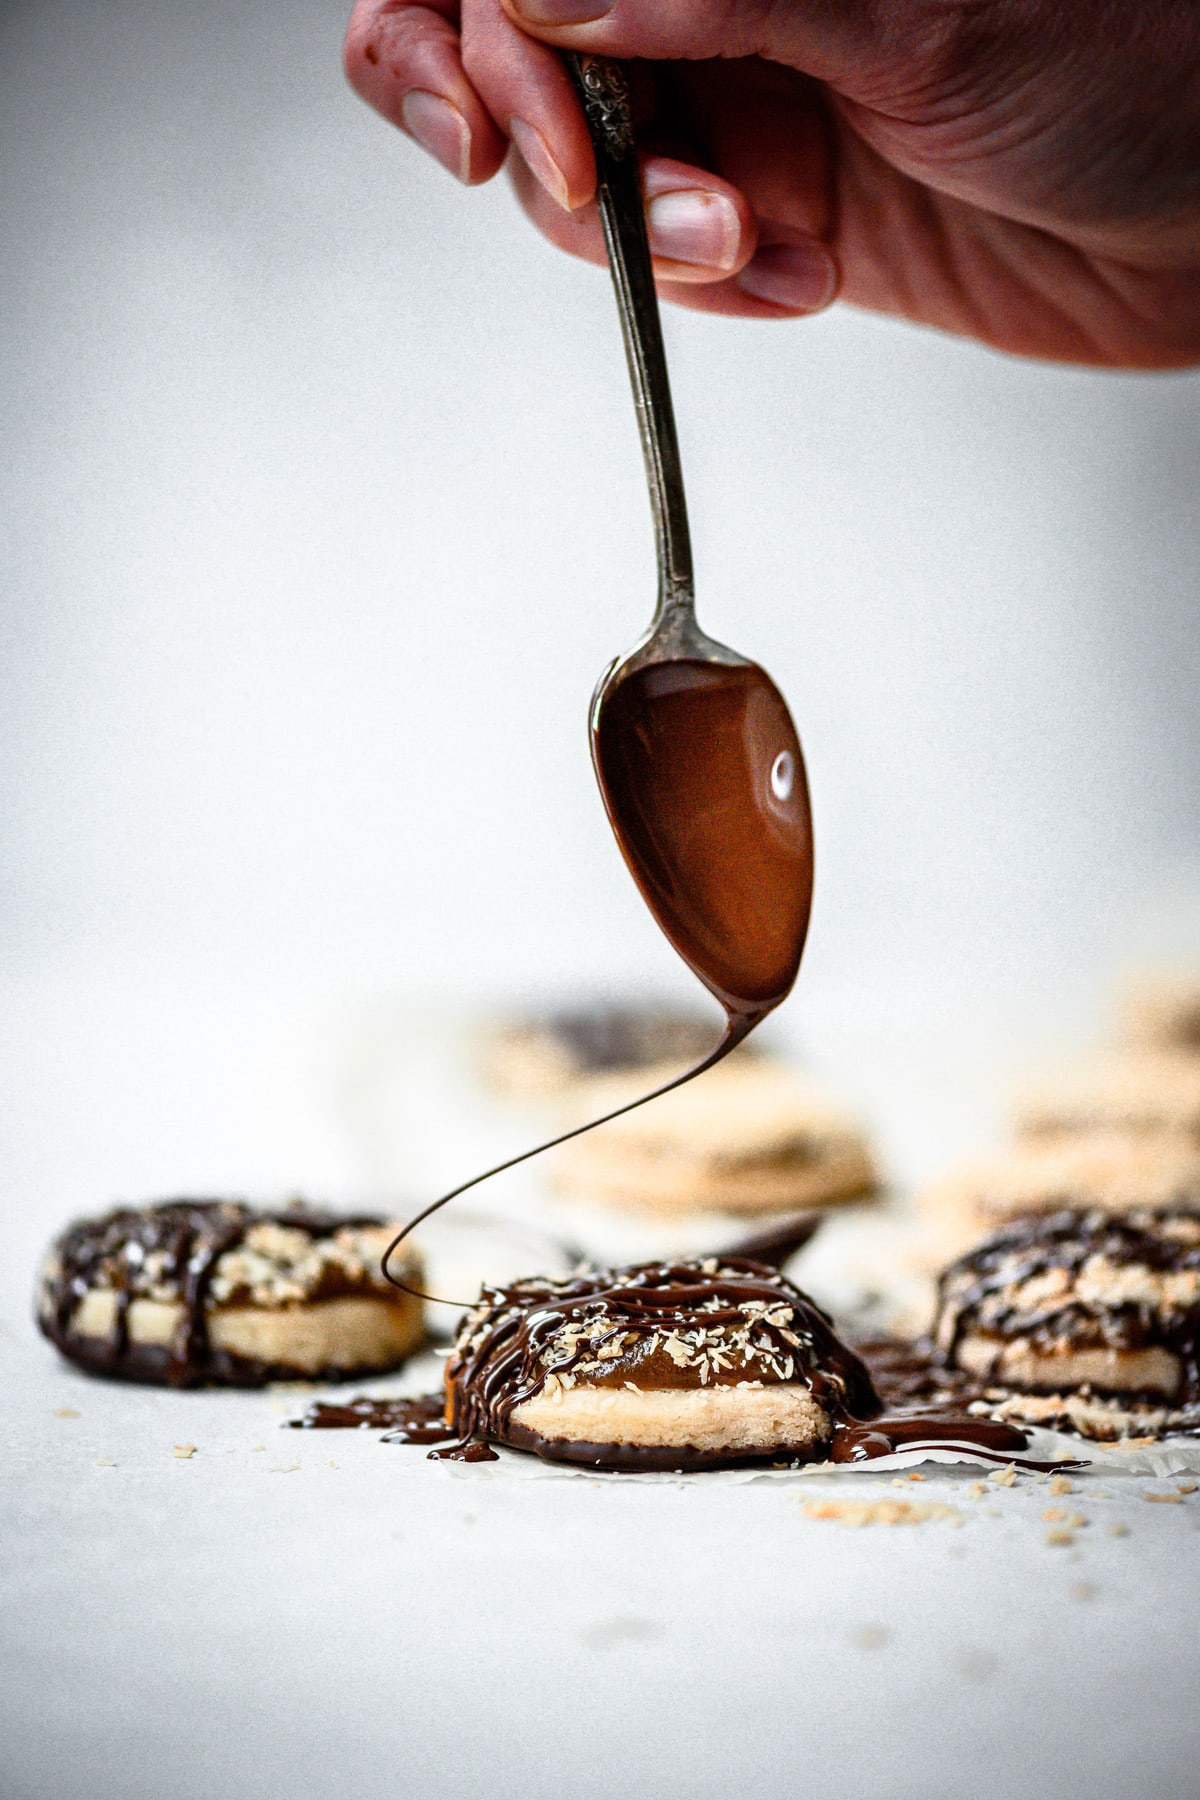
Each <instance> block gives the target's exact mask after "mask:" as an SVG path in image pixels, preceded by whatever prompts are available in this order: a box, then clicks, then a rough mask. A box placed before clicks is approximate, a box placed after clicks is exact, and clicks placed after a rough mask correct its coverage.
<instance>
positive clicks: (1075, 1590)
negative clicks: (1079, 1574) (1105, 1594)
mask: <svg viewBox="0 0 1200 1800" xmlns="http://www.w3.org/2000/svg"><path fill="white" fill-rule="evenodd" d="M1070 1594H1071V1598H1072V1600H1094V1599H1095V1598H1096V1590H1095V1588H1094V1587H1093V1586H1092V1584H1091V1582H1090V1581H1077V1582H1076V1583H1075V1584H1074V1586H1073V1587H1072V1588H1071V1589H1070Z"/></svg>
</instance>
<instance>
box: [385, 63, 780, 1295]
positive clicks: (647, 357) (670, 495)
mask: <svg viewBox="0 0 1200 1800" xmlns="http://www.w3.org/2000/svg"><path fill="white" fill-rule="evenodd" d="M567 62H568V65H569V67H570V69H571V73H572V75H573V77H574V79H575V82H576V85H577V87H578V89H579V94H580V98H581V100H582V102H583V109H584V113H585V115H586V117H587V122H588V127H589V130H590V132H591V135H592V143H593V147H594V149H595V152H596V167H597V173H598V176H599V201H600V214H601V217H602V219H603V221H604V235H605V240H606V242H607V244H608V255H609V262H610V264H611V267H612V277H613V285H614V286H615V288H616V290H617V304H618V307H619V310H620V315H621V328H622V331H623V333H624V338H625V351H626V355H627V357H628V360H629V373H630V377H631V379H632V382H633V397H634V404H635V406H636V409H637V416H638V426H639V429H640V431H641V438H642V450H643V453H644V455H645V459H646V476H647V479H648V481H649V484H650V502H651V506H652V508H653V512H654V528H655V534H656V538H657V543H658V606H657V609H656V611H655V614H654V619H653V621H652V622H651V625H650V628H649V630H648V631H647V632H646V633H645V634H644V635H643V636H642V637H641V638H639V639H638V642H637V643H636V644H635V645H634V647H633V649H632V650H631V651H630V652H629V654H628V656H625V657H621V658H618V660H617V661H616V662H614V663H613V664H612V666H611V667H610V668H609V669H608V670H606V672H605V674H604V675H603V676H602V678H601V680H600V685H599V686H598V687H597V689H596V692H595V694H594V696H593V698H592V706H591V741H592V761H593V763H594V765H595V769H596V777H597V780H598V781H599V783H600V792H601V794H602V796H603V798H604V806H605V810H606V812H607V813H608V817H609V821H610V823H611V825H612V828H613V831H614V833H615V834H616V838H617V842H618V844H619V845H620V847H621V851H622V853H623V855H624V857H625V860H626V862H627V863H628V865H629V868H630V870H631V871H632V874H633V878H634V880H635V881H636V882H637V884H638V887H639V888H640V889H641V891H642V894H643V896H644V898H645V900H646V903H647V905H648V906H649V908H650V910H651V912H652V913H653V914H654V916H655V918H656V919H657V920H658V923H659V924H660V925H661V927H662V929H663V931H664V932H665V933H666V935H667V937H668V938H669V939H670V941H671V943H672V944H673V945H674V946H675V948H676V950H677V951H678V952H679V954H680V955H681V956H682V957H683V959H684V961H685V962H686V963H688V964H689V966H690V967H691V968H692V969H694V970H695V972H696V974H697V975H698V976H699V977H700V980H701V981H702V982H703V983H704V984H705V986H706V987H707V988H708V989H709V990H710V992H711V993H713V994H714V995H715V996H716V998H717V999H718V1000H719V1001H720V1003H721V1005H722V1007H723V1008H724V1010H725V1030H724V1033H723V1035H722V1037H721V1039H720V1041H719V1042H718V1043H717V1044H716V1046H715V1047H714V1048H713V1049H712V1050H711V1051H710V1052H709V1053H708V1055H707V1056H705V1057H702V1058H701V1060H700V1061H699V1062H698V1063H697V1064H696V1065H695V1066H694V1067H693V1068H690V1069H687V1070H686V1071H685V1072H684V1073H683V1074H681V1075H676V1076H674V1077H673V1078H672V1079H671V1080H669V1081H666V1082H664V1083H662V1085H661V1086H659V1087H656V1088H654V1089H653V1090H652V1091H651V1092H650V1093H648V1094H642V1095H639V1097H638V1098H637V1099H636V1100H630V1101H628V1102H627V1103H626V1104H624V1105H622V1106H618V1107H617V1108H615V1109H614V1110H613V1111H612V1112H609V1113H606V1114H605V1115H604V1116H603V1117H602V1118H599V1119H592V1120H590V1121H589V1122H588V1123H587V1124H586V1125H577V1126H575V1127H574V1128H573V1129H572V1130H570V1131H564V1132H562V1133H561V1134H560V1135H559V1136H558V1137H555V1138H551V1139H550V1141H549V1142H548V1143H544V1144H537V1145H535V1146H534V1148H533V1149H531V1150H525V1151H522V1152H521V1154H520V1155H519V1156H512V1157H509V1159H508V1160H507V1161H506V1162H502V1163H499V1164H497V1166H496V1167H495V1168H493V1169H488V1170H485V1171H484V1173H483V1174H481V1175H475V1176H473V1177H472V1179H471V1180H470V1181H465V1182H463V1183H462V1185H461V1186H459V1187H457V1188H454V1189H453V1190H452V1191H451V1192H450V1193H448V1194H443V1195H442V1196H441V1198H440V1199H438V1200H435V1201H433V1202H432V1204H431V1205H429V1206H427V1207H425V1208H424V1210H423V1211H421V1212H420V1213H418V1214H417V1216H416V1217H415V1218H413V1219H410V1220H409V1222H408V1224H407V1225H406V1226H405V1227H404V1230H403V1231H401V1232H400V1233H399V1234H398V1235H397V1236H396V1237H395V1238H394V1239H393V1240H392V1242H391V1244H390V1245H389V1246H388V1248H387V1250H386V1251H385V1253H384V1257H383V1273H384V1275H385V1276H386V1277H387V1279H388V1280H389V1281H390V1282H391V1283H392V1284H393V1286H395V1287H398V1288H401V1289H403V1291H404V1292H406V1293H410V1294H415V1295H417V1296H418V1297H419V1298H421V1299H425V1300H443V1297H442V1296H439V1295H436V1294H427V1293H425V1292H424V1291H423V1290H422V1289H420V1288H415V1287H412V1286H410V1285H409V1284H408V1283H407V1282H403V1281H401V1280H399V1278H398V1277H397V1276H395V1275H393V1274H392V1273H391V1270H390V1268H389V1263H390V1260H391V1257H392V1255H393V1253H394V1252H395V1251H396V1249H397V1248H398V1247H399V1246H400V1244H402V1243H403V1242H404V1240H405V1238H407V1237H408V1235H409V1233H410V1232H412V1231H414V1230H415V1229H416V1227H417V1226H418V1225H420V1224H422V1223H423V1222H424V1220H426V1219H427V1218H428V1217H429V1216H430V1214H431V1213H435V1212H437V1211H438V1209H439V1208H440V1207H443V1206H445V1205H446V1203H447V1202H448V1201H450V1200H455V1199H457V1198H458V1196H459V1195H460V1194H465V1193H466V1192H467V1190H468V1189H469V1188H473V1187H477V1186H478V1185H479V1183H480V1182H482V1181H487V1180H488V1179H489V1178H490V1177H491V1176H492V1175H499V1174H501V1173H503V1171H504V1170H506V1169H512V1168H515V1167H516V1166H517V1164H518V1163H523V1162H527V1161H528V1160H529V1158H530V1157H531V1156H538V1155H540V1154H541V1152H542V1151H543V1150H550V1149H553V1148H554V1146H555V1145H556V1144H562V1143H565V1142H566V1141H567V1139H568V1138H573V1137H578V1136H579V1135H580V1133H581V1132H584V1131H590V1130H591V1129H592V1128H593V1126H595V1125H604V1124H607V1122H608V1120H609V1119H615V1118H618V1117H620V1115H621V1114H622V1113H626V1112H631V1111H632V1110H633V1108H634V1107H636V1106H643V1105H644V1104H645V1103H646V1101H647V1100H655V1099H657V1098H658V1097H659V1096H660V1095H661V1094H666V1093H669V1092H670V1090H671V1089H672V1088H676V1087H679V1086H681V1085H682V1083H683V1082H685V1081H690V1080H692V1078H693V1077H694V1076H696V1075H700V1074H702V1073H703V1072H704V1070H706V1069H710V1068H712V1066H713V1064H714V1063H717V1062H720V1060H721V1059H722V1057H724V1056H726V1055H727V1054H728V1053H729V1051H730V1050H732V1049H733V1048H734V1046H735V1044H738V1043H740V1042H741V1040H742V1039H743V1038H744V1037H745V1036H746V1035H747V1033H748V1032H750V1031H752V1030H753V1028H754V1026H755V1025H757V1024H758V1022H759V1021H760V1020H761V1019H762V1018H764V1017H765V1016H766V1014H767V1013H769V1012H770V1011H772V1009H773V1008H774V1007H776V1006H778V1005H779V1003H780V1001H781V1000H783V999H785V998H786V996H787V994H788V993H789V992H790V990H791V987H792V983H793V982H794V981H795V979H796V971H797V969H798V968H799V966H800V956H801V952H802V951H803V949H804V938H805V934H806V932H807V930H808V915H809V911H810V908H811V904H812V820H811V816H810V813H809V805H808V786H807V783H806V780H805V774H804V761H803V758H802V756H801V754H800V741H799V739H798V737H797V736H796V728H795V726H794V725H793V724H792V720H791V715H790V714H789V712H788V709H787V705H786V702H785V701H784V699H783V696H782V694H781V693H780V692H779V689H778V688H777V687H776V686H775V684H774V682H773V681H772V680H771V678H770V676H769V675H767V674H766V673H765V672H764V670H762V669H760V668H759V666H758V664H757V663H753V662H750V661H748V659H747V658H746V657H744V656H739V655H738V653H737V651H736V650H730V649H728V648H727V647H726V646H725V645H724V644H718V643H717V642H716V641H715V640H714V639H713V638H710V637H708V636H706V635H705V633H704V632H703V631H701V629H700V627H699V625H697V623H696V609H695V597H694V593H693V585H692V552H691V543H690V540H689V537H688V523H687V503H686V501H685V499H684V492H683V474H682V471H681V469H680V464H679V445H678V442H677V440H676V436H675V417H674V414H673V412H672V410H671V390H670V385H669V383H668V380H667V362H666V356H665V353H664V351H663V341H662V326H661V324H660V321H659V316H658V300H657V297H656V295H655V292H654V275H653V271H652V269H651V265H650V248H649V244H648V241H647V238H646V220H645V213H644V210H643V199H642V186H641V177H640V174H639V171H638V161H637V151H636V148H635V145H634V140H633V126H632V122H631V119H630V112H629V95H628V88H627V86H626V83H625V77H624V74H623V72H622V70H621V68H620V66H619V65H618V64H616V63H614V62H610V61H608V60H607V59H606V58H603V57H578V56H575V55H569V56H568V57H567ZM443 1304H445V1305H449V1306H470V1305H473V1304H474V1302H473V1301H469V1300H468V1301H454V1300H443Z"/></svg>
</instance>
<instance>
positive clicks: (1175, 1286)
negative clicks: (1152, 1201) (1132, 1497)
mask: <svg viewBox="0 0 1200 1800" xmlns="http://www.w3.org/2000/svg"><path fill="white" fill-rule="evenodd" d="M933 1340H934V1344H935V1346H936V1349H937V1351H938V1353H939V1355H940V1356H941V1357H942V1358H943V1359H944V1360H945V1362H946V1363H947V1365H948V1366H949V1367H951V1368H955V1369H959V1370H961V1371H963V1372H965V1373H966V1374H967V1375H970V1376H974V1377H975V1378H976V1379H977V1380H978V1381H979V1382H980V1383H981V1384H982V1387H983V1397H984V1398H985V1399H986V1401H987V1402H988V1411H989V1412H990V1413H991V1414H992V1416H993V1417H999V1418H1009V1419H1013V1418H1015V1419H1019V1420H1026V1421H1029V1422H1031V1423H1035V1424H1047V1425H1054V1426H1059V1427H1066V1428H1068V1429H1071V1430H1074V1431H1078V1432H1080V1433H1081V1434H1082V1435H1084V1436H1087V1437H1094V1438H1102V1439H1115V1438H1122V1437H1129V1436H1142V1435H1146V1436H1160V1435H1163V1434H1165V1433H1169V1432H1171V1431H1178V1430H1188V1431H1192V1430H1194V1429H1195V1428H1196V1425H1197V1423H1198V1422H1200V1412H1198V1410H1197V1409H1198V1408H1200V1362H1198V1353H1200V1218H1197V1216H1196V1215H1195V1214H1194V1213H1169V1212H1168V1213H1150V1212H1143V1211H1139V1210H1136V1209H1135V1210H1131V1211H1128V1212H1121V1213H1110V1212H1105V1211H1100V1210H1095V1209H1093V1210H1090V1211H1089V1210H1086V1209H1085V1210H1079V1209H1069V1210H1063V1211H1061V1212H1055V1213H1047V1214H1045V1215H1042V1216H1030V1217H1026V1218H1023V1219H1017V1220H1014V1221H1013V1222H1012V1223H1011V1224H1009V1225H1006V1226H1004V1227H1003V1228H1002V1229H1001V1230H999V1231H997V1232H995V1233H993V1235H992V1236H991V1237H988V1238H985V1239H984V1240H983V1242H982V1243H980V1244H978V1245H976V1246H975V1248H974V1249H972V1250H971V1251H969V1252H968V1254H967V1255H965V1256H963V1257H961V1258H959V1259H958V1260H957V1261H956V1262H953V1263H951V1264H950V1266H949V1268H947V1269H946V1270H945V1272H944V1273H943V1275H942V1277H941V1280H940V1283H939V1287H938V1304H937V1316H936V1320H935V1324H934V1332H933Z"/></svg>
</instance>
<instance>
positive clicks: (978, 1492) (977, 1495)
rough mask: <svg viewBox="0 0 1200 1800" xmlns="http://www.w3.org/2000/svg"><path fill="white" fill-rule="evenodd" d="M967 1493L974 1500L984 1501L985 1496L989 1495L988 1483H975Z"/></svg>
mask: <svg viewBox="0 0 1200 1800" xmlns="http://www.w3.org/2000/svg"><path fill="white" fill-rule="evenodd" d="M967 1492H968V1494H969V1495H970V1496H971V1498H972V1500H982V1499H983V1496H984V1495H985V1494H986V1493H987V1483H986V1481H973V1482H972V1483H971V1485H970V1487H969V1488H968V1489H967Z"/></svg>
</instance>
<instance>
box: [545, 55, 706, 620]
mask: <svg viewBox="0 0 1200 1800" xmlns="http://www.w3.org/2000/svg"><path fill="white" fill-rule="evenodd" d="M566 60H567V66H568V68H569V69H570V71H571V75H572V78H573V79H574V82H575V86H576V88H577V89H578V91H579V97H580V100H581V101H582V103H583V111H584V117H585V118H586V119H587V123H588V130H589V131H590V132H591V136H592V147H593V149H594V150H595V153H596V172H597V175H598V177H599V195H598V198H599V203H600V217H601V219H602V220H603V222H604V240H605V243H606V244H607V245H608V260H609V265H610V267H611V269H612V278H613V287H614V288H615V289H616V293H617V307H618V310H619V312H620V315H621V333H622V336H623V337H624V339H625V355H626V359H627V361H628V363H629V379H630V381H631V382H632V384H633V402H634V406H635V408H636V410H637V420H638V430H639V432H640V433H641V439H642V454H643V456H644V457H645V459H646V479H647V481H648V483H649V486H650V506H651V509H652V511H653V514H654V534H655V539H656V542H657V547H658V611H657V613H656V615H655V624H656V625H657V624H661V623H663V622H664V621H665V620H666V618H667V617H668V615H671V614H675V615H676V616H678V614H679V613H680V612H685V613H688V614H690V613H691V612H692V610H693V607H694V604H695V586H694V581H693V576H692V545H691V538H690V536H689V534H688V518H687V500H686V498H685V495H684V491H683V469H682V467H681V465H680V461H679V440H678V438H677V437H676V435H675V414H674V411H673V409H672V406H671V384H670V381H669V380H668V378H667V358H666V352H665V350H664V349H663V337H662V321H661V320H660V318H659V316H658V296H657V295H656V293H655V291H654V274H653V271H652V269H651V265H650V245H649V241H648V239H647V237H646V214H645V203H644V200H643V198H642V183H641V174H640V171H639V169H638V159H637V146H636V145H635V143H634V141H633V122H632V118H631V116H630V109H629V88H628V84H627V83H626V80H625V72H624V70H623V69H622V68H621V66H620V64H619V63H615V62H612V61H610V60H609V58H608V57H605V56H577V55H576V54H575V53H574V52H573V51H570V52H568V53H567V59H566Z"/></svg>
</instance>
